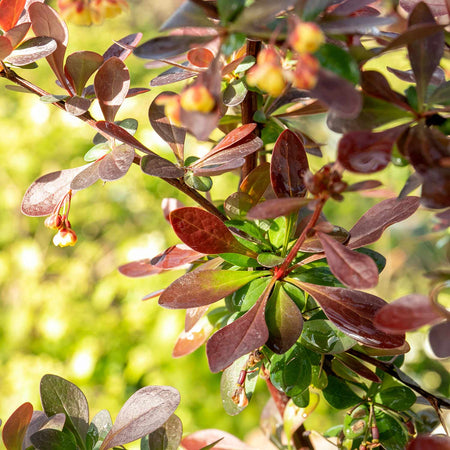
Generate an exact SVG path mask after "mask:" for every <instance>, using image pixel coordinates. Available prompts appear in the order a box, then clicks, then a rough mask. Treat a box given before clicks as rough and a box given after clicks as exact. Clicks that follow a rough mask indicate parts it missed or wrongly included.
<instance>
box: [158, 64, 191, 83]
mask: <svg viewBox="0 0 450 450" xmlns="http://www.w3.org/2000/svg"><path fill="white" fill-rule="evenodd" d="M196 75H197V72H192V71H190V70H183V69H180V68H179V67H171V68H170V69H168V70H166V71H165V72H162V73H160V74H159V75H158V76H157V77H155V78H153V79H152V81H150V86H153V87H156V86H165V85H166V84H171V83H176V82H177V81H183V80H187V79H188V78H192V77H195V76H196Z"/></svg>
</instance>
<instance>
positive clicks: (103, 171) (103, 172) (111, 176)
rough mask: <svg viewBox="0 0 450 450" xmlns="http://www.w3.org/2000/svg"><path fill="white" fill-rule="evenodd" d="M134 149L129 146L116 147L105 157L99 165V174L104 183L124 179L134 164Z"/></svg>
mask: <svg viewBox="0 0 450 450" xmlns="http://www.w3.org/2000/svg"><path fill="white" fill-rule="evenodd" d="M133 159H134V149H133V147H130V146H128V145H119V146H117V147H114V149H113V150H112V151H111V153H108V154H107V155H105V156H104V157H103V158H102V159H101V160H100V161H99V165H98V174H99V177H100V178H101V179H102V180H103V181H114V180H118V179H119V178H122V177H123V176H124V175H125V174H126V173H127V172H128V169H129V168H130V167H131V164H133Z"/></svg>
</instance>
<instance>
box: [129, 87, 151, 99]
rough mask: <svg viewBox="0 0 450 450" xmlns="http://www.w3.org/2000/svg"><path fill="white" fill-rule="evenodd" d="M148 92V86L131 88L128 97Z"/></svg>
mask: <svg viewBox="0 0 450 450" xmlns="http://www.w3.org/2000/svg"><path fill="white" fill-rule="evenodd" d="M146 92H150V89H147V88H131V89H128V92H127V96H126V97H127V98H130V97H135V96H136V95H140V94H145V93H146Z"/></svg>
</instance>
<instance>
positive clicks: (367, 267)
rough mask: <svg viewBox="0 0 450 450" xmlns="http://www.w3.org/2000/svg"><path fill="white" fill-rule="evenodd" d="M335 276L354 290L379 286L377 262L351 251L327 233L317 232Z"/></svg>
mask: <svg viewBox="0 0 450 450" xmlns="http://www.w3.org/2000/svg"><path fill="white" fill-rule="evenodd" d="M317 236H318V237H319V239H320V242H321V243H322V246H323V249H324V251H325V256H326V257H327V261H328V265H329V266H330V270H331V272H332V273H333V275H334V276H335V277H336V278H337V279H338V280H339V281H341V282H342V283H343V284H345V285H346V286H348V287H350V288H352V289H369V288H372V287H375V286H376V285H377V284H378V269H377V265H376V264H375V261H374V260H373V259H372V258H371V257H370V256H367V255H364V254H363V253H358V252H355V251H353V250H350V249H349V248H347V247H346V246H345V245H342V244H340V243H339V242H337V241H336V240H334V239H333V238H332V237H330V236H328V235H327V234H325V233H322V232H317Z"/></svg>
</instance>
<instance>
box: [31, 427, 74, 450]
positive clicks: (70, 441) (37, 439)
mask: <svg viewBox="0 0 450 450" xmlns="http://www.w3.org/2000/svg"><path fill="white" fill-rule="evenodd" d="M30 440H31V443H32V444H33V445H34V446H35V447H36V448H38V449H40V450H77V449H78V448H79V447H78V446H77V444H76V442H75V437H74V436H73V434H72V433H70V432H68V431H59V430H53V429H51V428H47V429H44V430H39V431H37V432H36V433H34V434H32V435H31V436H30Z"/></svg>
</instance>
